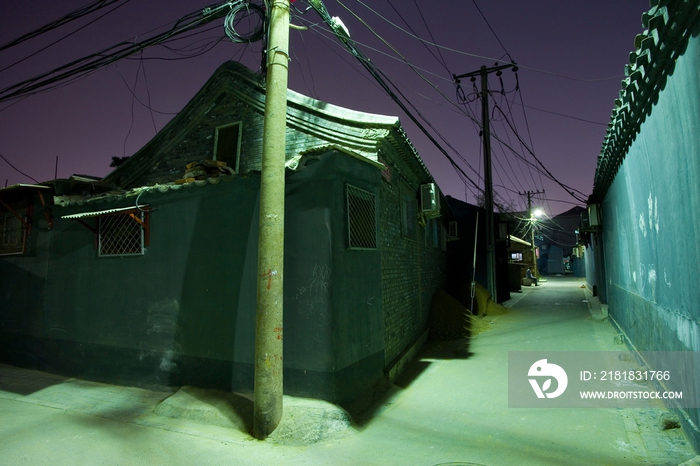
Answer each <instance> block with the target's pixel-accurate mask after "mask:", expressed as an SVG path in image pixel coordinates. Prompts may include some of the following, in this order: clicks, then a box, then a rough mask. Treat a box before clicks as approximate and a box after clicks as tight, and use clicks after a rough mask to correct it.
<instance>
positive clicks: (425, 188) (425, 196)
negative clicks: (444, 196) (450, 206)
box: [420, 183, 440, 218]
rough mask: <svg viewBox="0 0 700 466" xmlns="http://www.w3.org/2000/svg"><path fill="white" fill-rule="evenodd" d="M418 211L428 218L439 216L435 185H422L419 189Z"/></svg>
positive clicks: (437, 195)
mask: <svg viewBox="0 0 700 466" xmlns="http://www.w3.org/2000/svg"><path fill="white" fill-rule="evenodd" d="M420 209H421V212H422V213H423V214H424V215H425V216H426V217H428V218H434V217H439V216H440V192H439V191H438V187H437V185H436V184H435V183H428V184H422V185H421V187H420Z"/></svg>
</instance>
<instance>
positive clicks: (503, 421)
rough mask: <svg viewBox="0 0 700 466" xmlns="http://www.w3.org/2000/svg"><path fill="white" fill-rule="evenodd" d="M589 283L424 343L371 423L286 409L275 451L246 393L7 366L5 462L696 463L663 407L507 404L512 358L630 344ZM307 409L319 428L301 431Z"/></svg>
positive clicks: (542, 290) (0, 451)
mask: <svg viewBox="0 0 700 466" xmlns="http://www.w3.org/2000/svg"><path fill="white" fill-rule="evenodd" d="M582 283H583V281H582V280H577V279H571V278H550V279H549V281H548V282H547V283H543V284H542V286H539V287H536V288H535V287H530V288H528V289H525V290H524V292H523V293H522V294H515V293H514V294H513V295H512V296H513V298H514V299H512V300H511V301H510V302H509V303H508V306H509V307H510V311H511V312H510V313H508V314H506V315H502V316H498V317H492V318H489V317H487V318H486V319H487V320H489V321H490V322H491V325H490V329H489V330H488V331H486V332H484V333H482V334H480V335H478V336H477V337H476V338H474V339H473V340H472V341H471V342H470V344H469V347H468V349H467V350H465V348H464V344H463V343H459V344H455V343H442V344H433V345H428V346H426V348H425V349H424V350H423V352H422V353H421V354H420V356H419V357H418V358H417V359H416V361H414V363H413V364H412V365H411V366H410V368H409V370H408V372H407V373H406V375H405V376H404V377H403V378H401V379H399V380H398V381H397V384H396V385H395V386H394V387H393V388H392V389H391V390H390V391H389V392H388V393H386V394H385V395H384V397H383V398H382V399H381V400H380V402H379V403H378V404H377V405H376V407H375V409H374V410H373V411H372V412H371V415H369V416H368V417H367V418H364V419H359V418H358V419H356V420H355V422H353V424H352V425H347V423H346V422H345V420H344V418H343V416H342V410H337V409H334V408H333V407H332V406H330V405H324V404H316V403H309V402H307V401H305V400H288V404H286V406H289V409H287V410H286V411H285V424H284V426H285V429H286V434H287V437H285V436H282V437H281V438H278V439H277V440H276V441H266V442H260V441H257V440H253V439H251V437H250V436H248V434H247V433H246V432H245V427H244V426H245V419H244V420H243V422H241V420H240V419H236V417H235V414H236V413H238V414H241V413H243V412H245V411H246V409H247V408H248V405H247V404H246V400H245V399H243V398H240V397H239V398H236V399H228V401H226V400H225V399H222V398H221V397H220V396H219V397H218V398H217V395H216V394H215V393H208V392H205V391H198V390H195V389H189V390H187V389H186V390H182V391H180V392H178V393H177V394H176V395H175V396H172V397H170V396H171V393H170V392H153V391H148V390H142V389H137V388H128V387H116V386H111V385H103V384H97V383H91V382H85V381H81V380H76V379H66V378H63V377H58V376H53V375H50V374H45V373H41V372H35V371H27V370H23V369H17V368H13V367H9V366H2V365H0V421H1V422H0V465H21V464H30V465H38V464H51V465H55V466H58V465H69V464H70V465H75V464H100V465H141V464H144V465H146V464H147V465H185V464H197V465H219V464H221V465H223V464H227V465H231V464H233V465H268V464H281V465H298V464H309V465H426V466H430V465H437V464H452V465H458V464H481V465H489V466H491V465H511V464H512V465H577V464H580V465H605V464H609V465H627V464H630V465H631V464H658V465H676V464H679V463H681V462H683V461H686V460H689V459H691V458H693V457H694V456H695V454H694V453H693V451H692V450H691V449H690V447H689V446H688V444H687V442H686V441H685V439H684V437H683V434H682V432H681V431H680V430H679V429H671V430H666V431H661V430H660V429H659V428H658V418H659V416H660V415H661V414H663V412H664V410H663V408H662V407H661V406H658V407H657V408H653V409H636V410H633V409H509V408H508V393H507V360H508V351H527V350H561V351H564V350H581V351H596V350H615V351H619V350H621V349H622V348H623V347H622V346H620V345H617V344H616V343H615V338H614V337H615V332H614V331H613V328H612V327H611V325H610V324H609V323H608V322H600V321H596V320H595V319H592V318H591V315H590V313H589V311H588V307H587V304H586V302H584V300H585V299H586V296H585V295H584V290H583V289H581V288H579V286H580V285H581V284H582ZM169 397H170V398H169ZM163 400H165V401H163ZM292 403H294V404H292ZM231 406H233V408H231ZM305 410H306V411H305ZM304 412H308V413H311V414H310V415H309V416H308V418H307V419H306V420H309V419H313V420H314V422H306V423H305V422H304V420H305V419H304V415H303V414H301V413H304ZM156 413H159V414H156ZM290 413H291V414H290ZM244 417H245V416H244ZM292 418H296V419H295V420H293V422H290V419H292ZM318 425H323V426H324V427H323V429H319V428H318ZM292 443H295V444H294V445H292Z"/></svg>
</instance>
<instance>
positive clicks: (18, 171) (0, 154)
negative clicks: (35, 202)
mask: <svg viewBox="0 0 700 466" xmlns="http://www.w3.org/2000/svg"><path fill="white" fill-rule="evenodd" d="M0 158H1V159H3V160H4V161H5V162H7V164H8V165H9V166H10V167H12V169H13V170H15V171H16V172H17V173H19V174H22V175H24V176H26V177H27V178H29V179H30V180H32V181H34V182H35V183H39V182H38V181H37V180H36V179H35V178H33V177H31V176H29V175H27V174H26V173H24V172H23V171H22V170H20V169H19V168H17V167H15V166H14V165H13V164H12V162H10V161H9V160H7V158H6V157H5V156H4V155H2V153H0Z"/></svg>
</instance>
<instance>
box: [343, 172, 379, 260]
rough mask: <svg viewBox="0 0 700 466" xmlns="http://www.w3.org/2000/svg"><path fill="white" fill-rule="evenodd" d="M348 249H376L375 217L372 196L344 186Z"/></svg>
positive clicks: (366, 192) (360, 190)
mask: <svg viewBox="0 0 700 466" xmlns="http://www.w3.org/2000/svg"><path fill="white" fill-rule="evenodd" d="M345 194H346V196H345V198H346V204H347V216H348V247H349V248H350V249H377V216H376V207H375V206H376V202H375V197H374V194H372V193H370V192H368V191H364V190H362V189H360V188H356V187H355V186H351V185H347V186H346V193H345Z"/></svg>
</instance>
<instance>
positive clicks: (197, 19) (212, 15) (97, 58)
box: [0, 0, 243, 102]
mask: <svg viewBox="0 0 700 466" xmlns="http://www.w3.org/2000/svg"><path fill="white" fill-rule="evenodd" d="M240 1H241V2H242V1H243V0H240ZM233 6H234V4H233V3H231V2H227V3H221V4H217V5H213V6H211V7H207V8H205V9H203V10H201V11H197V12H194V13H190V14H188V15H186V16H184V17H183V18H181V19H180V20H178V21H177V22H176V23H175V26H173V28H172V29H170V30H169V31H166V32H164V33H161V34H158V35H156V36H154V37H151V38H150V39H147V40H144V41H141V42H132V41H124V42H121V43H119V44H117V45H114V46H111V47H108V48H107V49H104V50H102V51H100V52H96V53H93V54H91V55H88V56H86V57H83V58H79V59H77V60H74V61H72V62H70V63H68V64H65V65H63V66H60V67H58V68H55V69H54V70H52V71H48V72H46V73H43V74H41V75H38V76H35V77H34V78H30V79H27V80H24V81H22V82H19V83H17V84H14V85H11V86H8V87H6V88H4V89H2V90H0V102H3V101H6V100H10V99H15V98H18V97H22V96H24V95H27V94H31V93H35V92H38V91H40V90H41V89H45V88H48V87H50V86H51V85H53V84H55V83H58V82H63V81H66V80H69V79H74V78H75V77H77V76H81V77H84V76H85V75H86V74H89V73H92V72H94V71H96V70H97V69H100V68H103V67H105V66H107V65H109V64H111V63H114V62H116V61H118V60H121V59H124V58H126V57H129V56H131V55H133V54H135V53H138V52H140V51H141V50H144V49H145V48H147V47H150V46H153V45H157V44H160V43H162V42H164V41H166V40H167V39H170V38H171V37H173V36H175V35H177V34H181V33H184V32H187V31H190V30H192V29H195V28H198V27H200V26H202V25H204V24H206V23H209V22H211V21H213V20H215V19H217V18H221V17H223V16H225V15H226V14H228V13H229V12H230V11H233V10H232V7H233Z"/></svg>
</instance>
